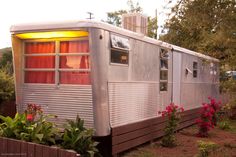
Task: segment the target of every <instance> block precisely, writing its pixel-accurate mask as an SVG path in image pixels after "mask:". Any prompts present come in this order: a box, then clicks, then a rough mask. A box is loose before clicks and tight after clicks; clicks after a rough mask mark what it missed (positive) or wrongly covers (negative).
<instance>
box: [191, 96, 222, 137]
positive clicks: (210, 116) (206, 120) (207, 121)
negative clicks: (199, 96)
mask: <svg viewBox="0 0 236 157" xmlns="http://www.w3.org/2000/svg"><path fill="white" fill-rule="evenodd" d="M209 100H210V103H203V104H202V109H201V113H200V114H201V116H200V118H199V119H197V120H196V123H197V125H198V127H199V131H198V134H197V135H198V136H199V137H208V135H209V134H208V132H209V130H210V129H211V128H214V126H216V123H217V111H218V110H219V105H220V102H218V103H216V101H215V100H214V99H212V98H210V97H209Z"/></svg>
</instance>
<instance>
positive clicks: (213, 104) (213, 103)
mask: <svg viewBox="0 0 236 157" xmlns="http://www.w3.org/2000/svg"><path fill="white" fill-rule="evenodd" d="M208 99H209V100H210V103H209V105H210V106H211V108H212V109H213V110H214V112H213V113H212V123H213V125H214V126H216V125H217V121H218V116H217V113H218V111H219V110H220V105H221V102H220V101H219V102H216V100H215V99H213V98H211V97H208Z"/></svg>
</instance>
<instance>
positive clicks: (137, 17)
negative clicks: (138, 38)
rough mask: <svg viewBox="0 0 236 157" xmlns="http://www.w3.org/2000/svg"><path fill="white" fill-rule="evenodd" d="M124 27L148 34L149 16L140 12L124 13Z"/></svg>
mask: <svg viewBox="0 0 236 157" xmlns="http://www.w3.org/2000/svg"><path fill="white" fill-rule="evenodd" d="M122 28H124V29H128V30H130V31H133V32H137V33H141V34H144V35H147V28H148V17H147V16H145V15H142V14H139V13H128V14H123V15H122Z"/></svg>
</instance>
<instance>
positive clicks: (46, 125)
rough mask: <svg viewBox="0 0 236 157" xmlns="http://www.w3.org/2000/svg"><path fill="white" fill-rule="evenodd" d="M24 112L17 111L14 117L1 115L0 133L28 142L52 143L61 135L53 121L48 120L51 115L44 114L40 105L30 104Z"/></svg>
mask: <svg viewBox="0 0 236 157" xmlns="http://www.w3.org/2000/svg"><path fill="white" fill-rule="evenodd" d="M27 109H28V110H27V111H25V113H23V114H19V113H17V114H16V115H15V117H14V118H10V117H4V116H0V119H1V120H2V121H3V123H2V124H1V125H0V130H1V131H0V133H1V134H0V135H1V136H3V137H9V138H15V139H20V140H24V141H28V142H34V143H40V144H46V145H51V144H55V138H56V137H57V136H60V134H59V130H58V129H57V127H55V125H54V124H53V123H52V122H49V121H47V119H48V118H50V117H52V116H51V115H46V116H45V115H43V114H42V110H41V108H40V106H38V105H35V104H34V105H32V104H29V105H28V107H27ZM29 115H30V116H29Z"/></svg>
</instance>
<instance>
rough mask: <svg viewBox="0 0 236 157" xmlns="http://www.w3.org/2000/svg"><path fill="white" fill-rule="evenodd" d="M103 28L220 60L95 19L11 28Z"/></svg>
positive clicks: (183, 51)
mask: <svg viewBox="0 0 236 157" xmlns="http://www.w3.org/2000/svg"><path fill="white" fill-rule="evenodd" d="M88 27H91V28H101V29H104V30H108V31H111V32H114V33H117V34H121V35H124V36H128V37H130V38H135V39H138V40H141V41H144V42H148V43H152V44H155V45H159V46H161V47H165V48H168V49H172V50H174V51H178V52H182V53H186V54H190V55H193V56H197V57H201V58H204V59H207V60H212V61H215V62H219V60H218V59H216V58H213V57H210V56H207V55H204V54H200V53H197V52H194V51H191V50H188V49H185V48H182V47H179V46H176V45H172V44H169V43H166V42H163V41H160V40H156V39H153V38H149V37H147V36H144V35H143V34H139V33H135V32H132V31H129V30H126V29H123V28H120V27H116V26H113V25H111V24H108V23H105V22H98V21H94V20H77V21H75V20H74V21H61V22H44V23H28V24H17V25H13V26H11V28H10V31H11V33H12V34H18V33H25V32H36V31H37V32H40V31H50V30H71V29H74V30H78V28H88Z"/></svg>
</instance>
